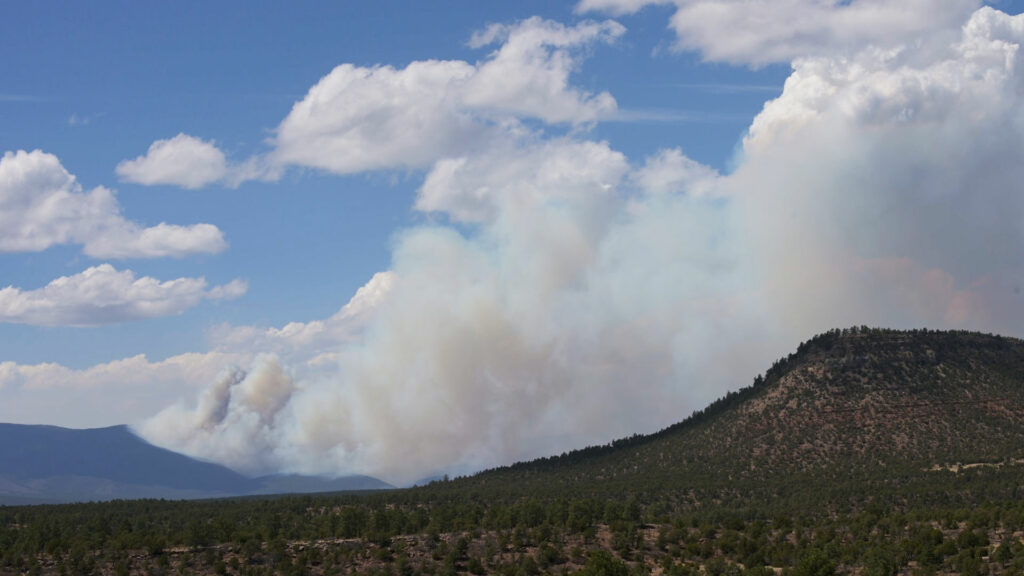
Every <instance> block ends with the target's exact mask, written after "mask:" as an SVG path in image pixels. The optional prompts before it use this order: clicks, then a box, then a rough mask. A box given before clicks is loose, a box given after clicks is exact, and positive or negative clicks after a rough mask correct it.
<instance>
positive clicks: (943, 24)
mask: <svg viewBox="0 0 1024 576" xmlns="http://www.w3.org/2000/svg"><path fill="white" fill-rule="evenodd" d="M649 5H674V7H675V13H674V14H673V16H672V18H671V24H670V25H671V27H672V29H673V30H674V31H675V33H676V37H677V47H678V48H679V49H681V50H692V51H696V52H700V53H701V54H702V55H703V56H704V58H705V59H707V60H711V61H716V62H729V63H733V64H752V65H755V66H761V65H765V64H772V63H786V62H789V61H791V60H793V59H794V58H799V57H802V56H811V55H822V54H837V53H841V52H851V51H853V52H856V51H858V50H860V49H862V48H864V47H866V46H869V45H875V46H888V47H892V46H895V45H900V44H904V43H908V42H909V43H914V42H920V41H922V40H926V41H935V40H937V41H940V42H941V41H942V40H943V38H940V39H936V38H934V36H935V35H936V34H937V33H944V32H946V31H952V30H955V29H956V27H957V26H958V25H959V24H960V23H961V22H963V21H964V19H965V18H967V17H968V15H969V14H970V13H971V12H972V11H973V10H974V9H976V8H977V7H978V6H980V5H981V2H980V0H909V1H901V2H893V1H891V0H581V1H580V2H579V4H577V8H576V9H577V11H579V12H589V11H601V12H608V13H612V14H617V15H622V14H630V13H633V12H636V11H638V10H640V9H642V8H644V7H645V6H649Z"/></svg>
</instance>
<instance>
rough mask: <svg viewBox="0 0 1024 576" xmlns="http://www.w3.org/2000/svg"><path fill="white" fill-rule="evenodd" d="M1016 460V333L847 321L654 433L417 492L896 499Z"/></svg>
mask: <svg viewBox="0 0 1024 576" xmlns="http://www.w3.org/2000/svg"><path fill="white" fill-rule="evenodd" d="M1021 459H1024V342H1022V341H1021V340H1017V339H1012V338H1006V337H1000V336H991V335H983V334H977V333H968V332H936V331H908V332H902V331H893V330H879V329H868V328H854V329H846V330H834V331H831V332H828V333H826V334H823V335H820V336H817V337H815V338H813V339H811V340H810V341H808V342H805V343H803V344H801V345H800V347H799V348H798V350H797V351H796V352H795V353H793V354H791V355H789V356H788V357H786V358H784V359H782V360H779V361H778V362H776V363H775V364H774V365H773V366H772V367H771V368H770V369H769V370H768V371H767V373H766V374H765V375H764V376H759V377H757V378H756V379H755V381H754V383H753V385H751V386H749V387H747V388H744V389H742V390H740V391H738V392H734V393H730V394H729V395H727V396H725V397H724V398H722V399H720V400H718V401H717V402H715V403H713V404H712V405H711V406H709V407H707V408H706V409H704V410H702V411H700V412H697V413H695V414H693V415H692V416H691V417H689V418H688V419H686V420H684V421H682V422H680V423H678V424H676V425H674V426H671V427H669V428H667V429H665V430H663V431H661V432H658V433H656V434H653V435H649V436H634V437H631V438H627V439H623V440H619V441H616V442H613V443H611V444H609V445H607V446H599V447H591V448H586V449H582V450H577V451H574V452H570V453H567V454H563V455H561V456H557V457H553V458H543V459H539V460H535V461H532V462H527V463H521V464H516V465H513V466H508V467H504V468H499V469H495V470H490V471H487V472H484V473H481V474H478V475H476V476H473V477H469V478H460V479H457V480H455V481H451V482H447V483H435V484H434V485H432V486H431V487H429V488H428V490H434V491H437V492H439V493H442V494H443V493H444V492H446V491H448V490H455V491H457V492H468V493H479V494H486V493H490V492H493V491H502V492H510V493H513V494H523V495H526V494H530V495H539V494H549V495H556V494H565V493H573V494H590V495H594V496H605V495H611V494H616V493H619V494H626V493H630V494H635V493H640V494H645V495H647V496H648V497H649V496H653V495H656V494H664V493H668V494H670V495H672V496H673V497H674V498H676V499H677V500H680V501H681V502H680V503H683V502H685V501H689V502H691V503H693V504H695V505H696V504H697V503H699V502H707V501H715V502H735V503H736V504H738V505H743V504H745V503H748V502H749V501H750V500H751V499H782V500H786V501H789V502H791V503H793V504H799V503H800V500H801V499H803V498H810V499H814V500H816V501H832V502H835V501H842V500H849V499H851V498H853V499H866V498H872V497H885V496H886V495H889V497H890V498H907V497H908V496H907V494H908V493H910V494H913V493H914V491H915V490H916V489H919V490H920V491H923V492H929V491H933V488H934V485H933V484H934V483H935V482H940V483H944V484H943V486H944V487H945V489H941V490H939V492H942V493H953V492H956V491H957V490H958V489H959V488H958V486H959V483H960V482H964V481H966V479H965V477H964V476H963V475H960V480H957V479H956V477H957V475H956V472H958V471H963V470H975V471H979V470H981V469H985V470H986V471H988V472H993V471H1000V470H1001V472H999V474H997V475H999V476H1004V475H1006V474H1017V475H1019V474H1020V473H1021V470H1022V469H1024V466H1021V465H1020V464H1021V463H1022V462H1020V460H1021ZM989 475H990V476H991V474H989ZM993 486H1000V487H1001V488H993V490H1003V489H1004V488H1005V486H1007V484H1005V483H1002V482H996V483H994V484H993ZM812 487H813V488H814V490H811V491H809V488H812ZM976 487H977V488H978V489H985V488H984V487H983V486H981V485H980V484H977V483H976ZM991 496H992V497H1001V496H1003V494H1001V493H1000V494H992V495H991ZM929 497H938V496H935V495H930V496H929ZM823 498H824V500H822V499H823Z"/></svg>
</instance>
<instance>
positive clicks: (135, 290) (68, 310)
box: [0, 264, 248, 326]
mask: <svg viewBox="0 0 1024 576" xmlns="http://www.w3.org/2000/svg"><path fill="white" fill-rule="evenodd" d="M247 288H248V287H247V285H246V283H245V282H244V281H242V280H234V281H232V282H231V283H229V284H225V285H223V286H215V287H213V288H211V289H207V283H206V280H205V279H203V278H178V279H175V280H168V281H166V282H161V281H160V280H157V279H156V278H151V277H149V276H145V277H142V278H136V277H135V274H134V273H133V272H132V271H131V270H123V271H118V270H116V269H114V267H113V266H111V265H110V264H102V265H99V266H94V267H91V268H88V269H86V270H84V271H82V272H80V273H78V274H75V275H73V276H62V277H60V278H57V279H56V280H54V281H52V282H50V283H49V284H47V285H46V286H44V287H42V288H39V289H37V290H28V291H23V290H21V289H19V288H15V287H13V286H8V287H6V288H3V289H0V322H14V323H19V324H33V325H37V326H95V325H98V324H112V323H117V322H128V321H132V320H140V319H143V318H157V317H161V316H171V315H174V314H181V313H182V312H184V311H185V310H187V309H189V308H191V307H193V306H196V305H197V304H199V303H200V302H201V301H203V300H224V299H232V298H238V297H239V296H241V295H243V294H245V292H246V290H247Z"/></svg>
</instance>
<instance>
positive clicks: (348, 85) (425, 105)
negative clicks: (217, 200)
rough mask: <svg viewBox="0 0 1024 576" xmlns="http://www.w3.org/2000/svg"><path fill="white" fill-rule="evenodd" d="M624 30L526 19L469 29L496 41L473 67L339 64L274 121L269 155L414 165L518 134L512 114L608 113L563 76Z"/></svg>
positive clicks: (348, 167) (338, 166)
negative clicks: (584, 52) (588, 50)
mask: <svg viewBox="0 0 1024 576" xmlns="http://www.w3.org/2000/svg"><path fill="white" fill-rule="evenodd" d="M624 31H625V29H624V28H623V27H622V26H621V25H619V24H617V23H615V22H603V23H594V22H584V23H581V24H578V25H576V26H572V27H569V26H564V25H562V24H558V23H555V22H550V21H546V20H542V19H539V18H531V19H529V20H525V21H523V22H520V23H519V24H516V25H514V26H493V27H491V28H488V29H487V30H486V31H485V32H483V33H481V34H478V35H476V36H475V37H474V39H473V45H474V46H485V45H489V44H492V43H495V42H498V41H501V42H502V44H501V45H500V46H499V47H498V48H497V49H496V50H495V51H494V52H493V53H492V54H490V55H489V56H488V57H487V58H486V59H485V60H483V61H482V62H478V63H476V64H471V63H468V62H464V61H439V60H423V61H416V62H412V63H410V64H409V65H408V66H406V67H405V68H401V69H397V68H393V67H391V66H376V67H372V68H364V67H359V66H353V65H351V64H343V65H341V66H338V67H337V68H335V69H334V70H332V71H331V73H330V74H328V75H327V76H325V77H324V78H322V79H321V80H320V81H319V82H318V83H317V84H316V85H315V86H313V87H312V88H311V89H310V90H309V93H308V94H306V97H305V98H304V99H303V100H302V101H300V102H298V103H296V104H295V106H294V107H293V108H292V111H291V113H289V114H288V116H287V117H286V118H285V119H284V120H283V121H282V122H281V124H280V126H278V129H277V134H276V137H275V139H274V145H275V150H274V151H273V152H272V153H271V154H270V161H271V163H272V164H276V165H289V164H290V165H299V166H308V167H314V168H321V169H324V170H328V171H331V172H336V173H341V174H347V173H355V172H363V171H368V170H380V169H388V168H421V167H428V166H429V165H430V164H431V163H433V162H434V161H436V160H438V159H440V158H444V157H446V156H459V155H462V154H463V153H465V152H467V151H469V150H473V149H474V148H476V147H477V146H480V145H482V144H484V143H486V142H490V141H491V140H493V139H494V137H495V136H496V135H497V134H502V133H505V132H506V131H508V130H511V131H513V132H516V131H519V130H520V129H519V128H517V125H518V123H517V120H518V119H521V118H537V119H540V120H543V121H545V122H548V123H556V124H557V123H566V124H580V123H586V122H592V121H594V120H598V119H600V118H602V117H608V116H610V115H612V114H614V112H615V110H616V105H615V100H614V99H613V98H612V97H611V95H609V94H608V93H607V92H602V93H600V94H590V93H586V92H583V91H580V90H578V89H576V88H574V87H573V86H571V85H570V83H569V77H570V75H571V73H572V72H573V70H574V68H575V66H576V65H577V63H578V61H579V59H580V57H581V52H580V49H581V48H583V47H585V46H588V45H590V44H593V43H595V42H610V41H612V40H614V39H615V38H617V37H618V36H620V35H621V34H622V33H623V32H624Z"/></svg>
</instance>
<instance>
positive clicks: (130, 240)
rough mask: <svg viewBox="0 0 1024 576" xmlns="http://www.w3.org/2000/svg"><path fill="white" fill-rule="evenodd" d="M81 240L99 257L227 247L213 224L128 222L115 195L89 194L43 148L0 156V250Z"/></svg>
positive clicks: (174, 253) (180, 253) (31, 248)
mask: <svg viewBox="0 0 1024 576" xmlns="http://www.w3.org/2000/svg"><path fill="white" fill-rule="evenodd" d="M58 244H82V245H83V246H84V251H85V253H86V254H88V255H89V256H93V257H96V258H153V257H162V256H176V257H179V256H184V255H187V254H194V253H204V252H205V253H215V252H220V251H223V250H224V249H225V248H226V247H227V244H226V242H225V241H224V236H223V234H222V233H221V231H220V230H219V229H218V228H217V227H215V226H213V225H210V224H195V225H192V226H176V225H171V224H166V223H160V224H159V225H157V226H154V227H148V228H147V227H143V226H141V225H139V224H137V223H135V222H132V221H129V220H125V219H124V217H122V216H121V209H120V206H119V205H118V203H117V199H116V198H115V197H114V193H113V192H112V191H110V190H108V189H106V188H103V187H98V188H94V189H93V190H91V191H88V192H85V191H83V190H82V187H81V185H80V184H79V183H78V182H77V181H76V180H75V177H74V176H72V175H71V174H69V173H68V171H67V170H65V169H64V167H63V166H61V164H60V161H59V160H58V159H57V157H56V156H54V155H52V154H47V153H45V152H41V151H39V150H35V151H33V152H25V151H18V152H7V153H5V154H4V156H3V158H2V159H0V252H38V251H41V250H45V249H47V248H49V247H51V246H54V245H58Z"/></svg>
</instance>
